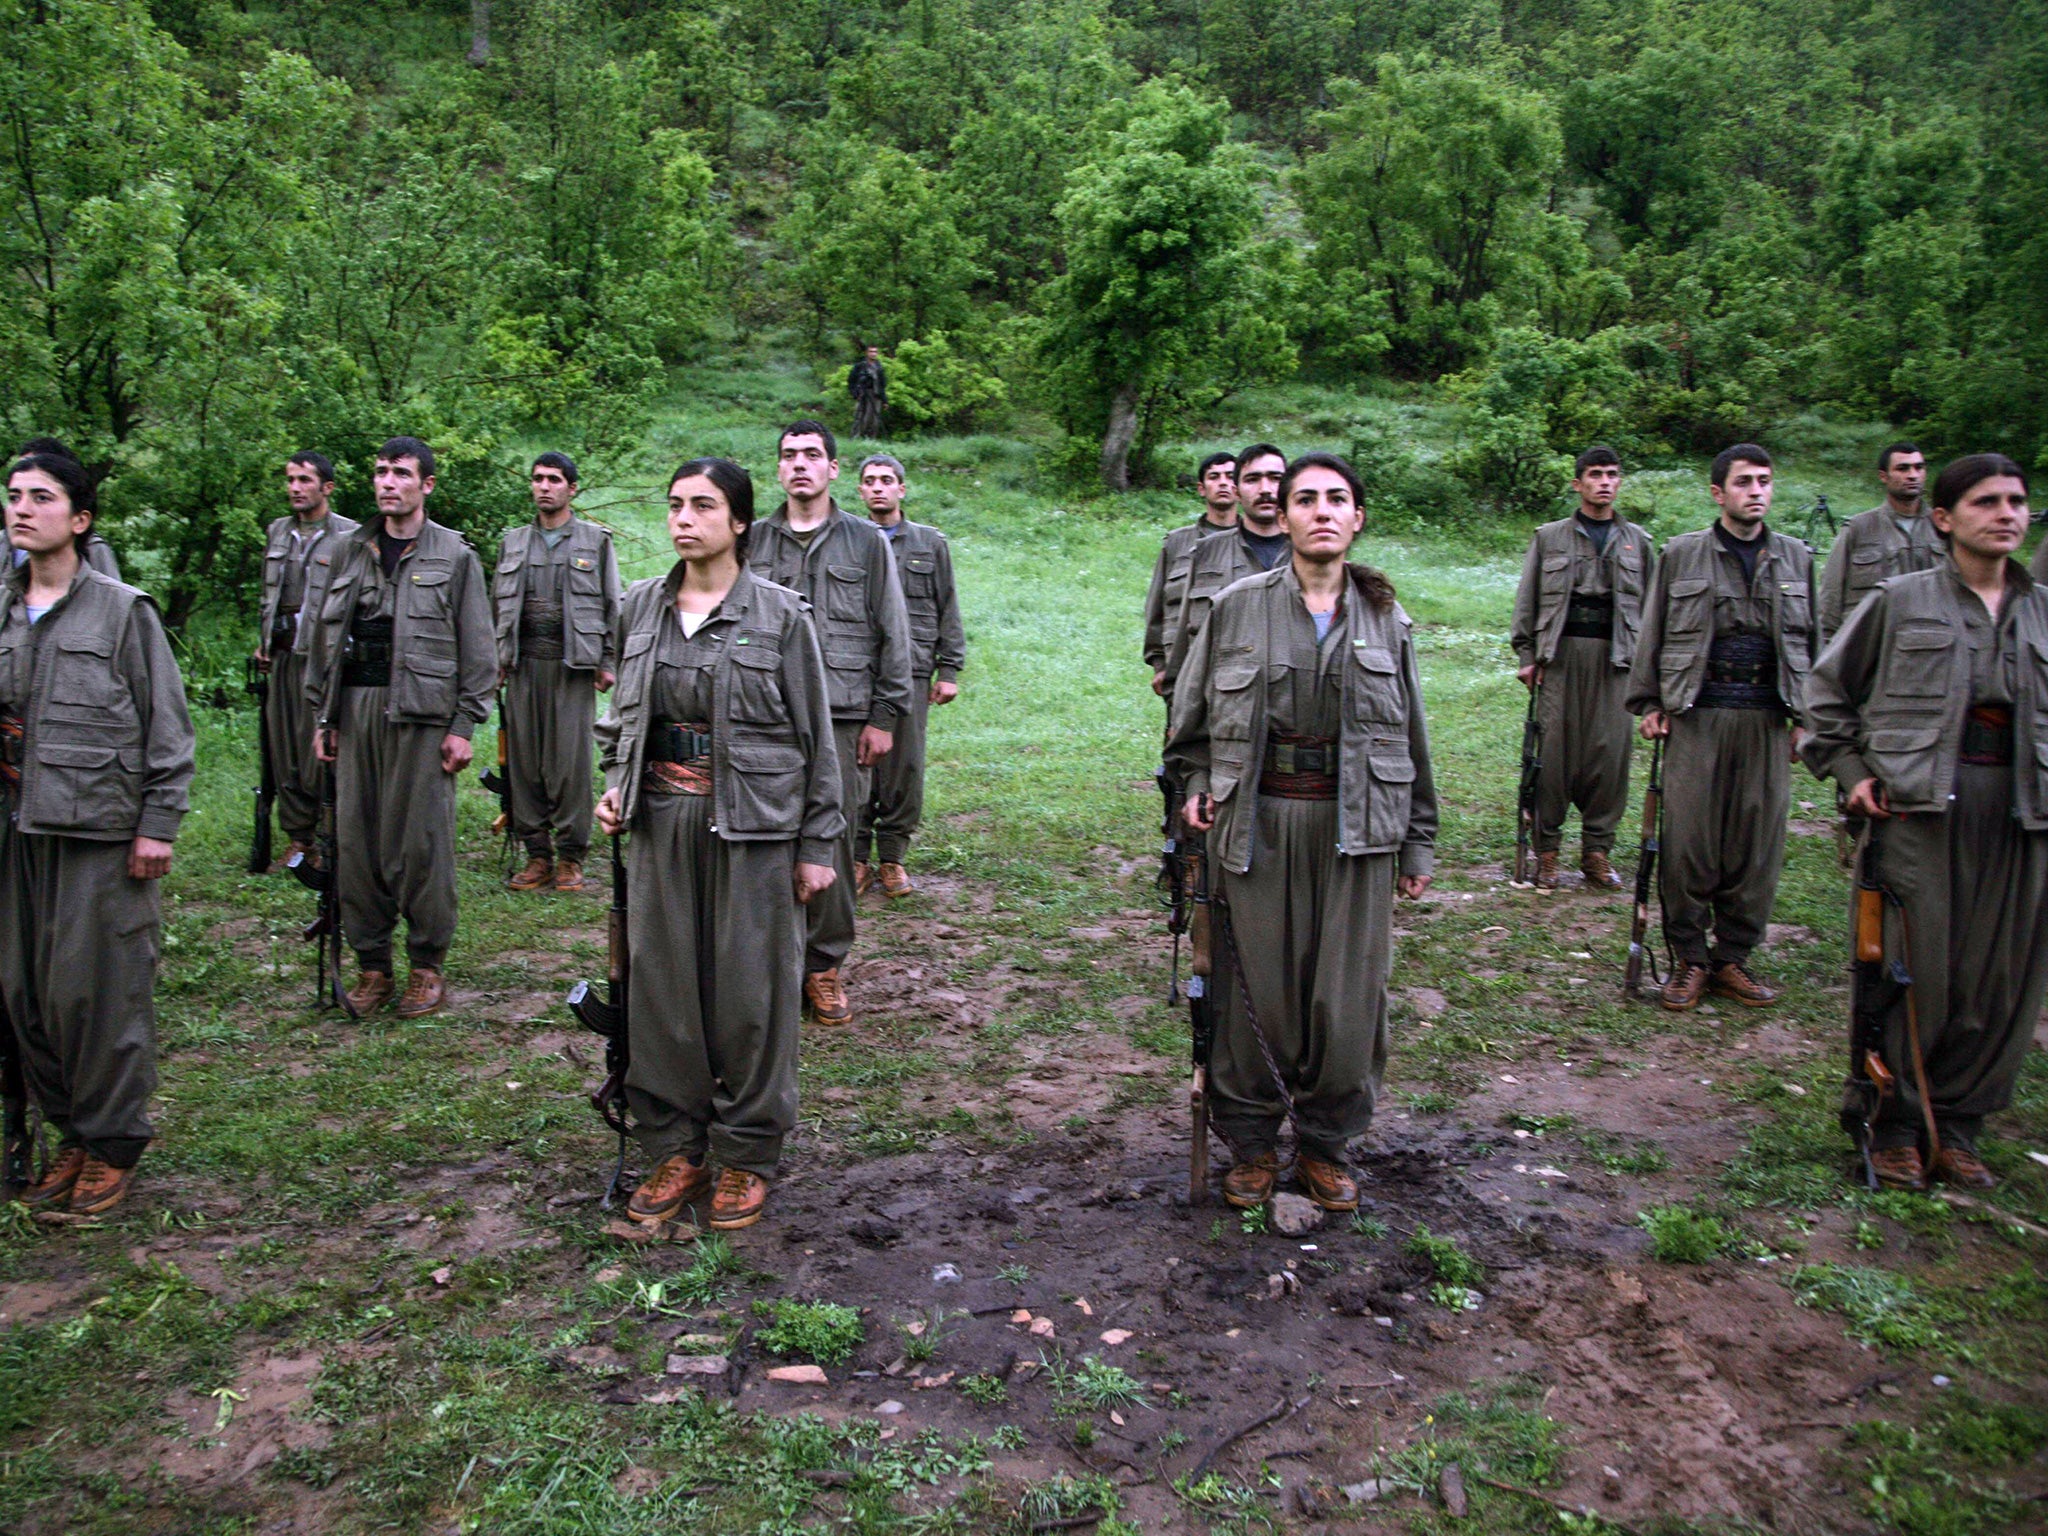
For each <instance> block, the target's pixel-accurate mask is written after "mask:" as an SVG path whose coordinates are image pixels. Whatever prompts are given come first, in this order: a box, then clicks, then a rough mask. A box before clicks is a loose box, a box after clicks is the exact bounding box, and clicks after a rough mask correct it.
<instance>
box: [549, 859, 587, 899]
mask: <svg viewBox="0 0 2048 1536" xmlns="http://www.w3.org/2000/svg"><path fill="white" fill-rule="evenodd" d="M555 889H556V890H558V891H580V890H582V889H583V865H582V863H581V862H580V861H579V860H576V859H564V860H562V861H561V863H559V864H557V865H556V866H555Z"/></svg>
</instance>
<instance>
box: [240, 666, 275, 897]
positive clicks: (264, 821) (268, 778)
mask: <svg viewBox="0 0 2048 1536" xmlns="http://www.w3.org/2000/svg"><path fill="white" fill-rule="evenodd" d="M242 686H243V687H244V688H246V689H248V690H249V693H250V694H251V695H252V696H253V697H254V698H255V700H256V752H257V755H258V757H260V758H261V759H262V763H263V769H262V777H261V778H260V779H258V781H257V784H256V827H255V831H254V833H253V834H252V835H251V836H250V838H249V873H250V874H252V875H262V874H268V873H269V872H270V811H271V807H272V806H274V805H276V804H277V765H276V764H275V763H273V762H272V761H271V759H270V722H269V720H268V719H267V718H266V716H267V715H268V713H269V711H270V674H269V673H268V672H265V671H264V670H263V669H262V668H261V667H259V666H258V665H257V664H256V658H255V657H254V656H251V657H250V658H249V660H248V663H247V670H246V672H245V674H244V677H243V681H242Z"/></svg>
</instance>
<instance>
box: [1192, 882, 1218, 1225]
mask: <svg viewBox="0 0 2048 1536" xmlns="http://www.w3.org/2000/svg"><path fill="white" fill-rule="evenodd" d="M1206 857H1207V855H1206V851H1205V850H1202V849H1199V848H1198V849H1197V850H1196V852H1195V854H1194V859H1195V861H1196V862H1195V867H1194V868H1193V869H1192V870H1190V871H1189V878H1190V880H1191V881H1192V882H1193V887H1194V889H1193V892H1192V910H1191V912H1190V914H1189V917H1188V947H1189V958H1188V973H1189V979H1188V1026H1189V1038H1190V1043H1191V1046H1192V1049H1191V1052H1190V1054H1191V1056H1192V1057H1193V1061H1194V1072H1193V1074H1192V1076H1191V1077H1190V1079H1189V1082H1188V1115H1189V1119H1190V1121H1191V1125H1190V1130H1191V1132H1192V1137H1193V1139H1192V1140H1191V1142H1190V1143H1189V1146H1188V1203H1189V1204H1190V1205H1204V1204H1207V1203H1208V1199H1209V1057H1210V1054H1211V1052H1212V1051H1213V1050H1214V1048H1215V1044H1216V1014H1215V1002H1214V1000H1213V999H1212V998H1211V997H1210V996H1209V978H1210V977H1211V976H1212V975H1213V974H1214V972H1215V964H1214V960H1213V957H1212V951H1211V947H1210V941H1211V937H1212V930H1211V928H1210V923H1209V892H1208V882H1207V880H1206V879H1205V878H1203V877H1204V875H1205V873H1206V869H1207V864H1206Z"/></svg>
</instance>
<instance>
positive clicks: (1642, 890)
mask: <svg viewBox="0 0 2048 1536" xmlns="http://www.w3.org/2000/svg"><path fill="white" fill-rule="evenodd" d="M1663 851H1664V743H1663V742H1662V741H1658V742H1656V743H1655V744H1654V745H1653V746H1651V748H1650V787H1649V788H1648V789H1646V790H1644V791H1643V843H1642V848H1641V850H1640V851H1639V852H1638V853H1637V854H1636V909H1635V915H1634V916H1633V917H1632V918H1631V919H1630V921H1629V929H1628V971H1627V973H1626V975H1625V976H1624V977H1623V979H1622V984H1621V990H1622V995H1623V996H1624V997H1629V998H1633V999H1635V1000H1636V1001H1641V1000H1642V998H1643V970H1644V968H1645V967H1646V966H1647V967H1648V969H1649V972H1650V980H1651V981H1652V982H1655V983H1658V984H1660V985H1661V984H1662V982H1663V979H1664V978H1663V977H1661V976H1659V975H1658V974H1657V962H1656V961H1655V960H1653V959H1651V958H1650V942H1649V940H1650V894H1651V892H1653V891H1655V890H1656V888H1657V857H1658V855H1659V854H1661V853H1662V852H1663Z"/></svg>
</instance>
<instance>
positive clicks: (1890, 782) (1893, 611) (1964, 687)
mask: <svg viewBox="0 0 2048 1536" xmlns="http://www.w3.org/2000/svg"><path fill="white" fill-rule="evenodd" d="M1967 590H1968V589H1967V588H1965V587H1964V586H1963V582H1962V577H1961V576H1960V575H1958V574H1957V572H1956V568H1955V563H1954V562H1953V561H1951V560H1948V559H1944V560H1943V561H1942V563H1941V564H1940V565H1939V566H1937V567H1935V568H1934V569H1933V570H1931V571H1917V572H1914V573H1913V574H1912V575H1908V576H1894V577H1892V578H1891V579H1890V580H1888V581H1884V582H1880V583H1879V584H1878V586H1877V589H1876V590H1875V591H1874V592H1873V593H1872V594H1871V597H1870V600H1869V601H1868V602H1866V603H1865V604H1863V606H1862V607H1860V608H1858V609H1856V610H1855V611H1854V612H1852V613H1851V614H1850V615H1849V621H1848V622H1847V623H1846V624H1844V625H1843V626H1842V629H1841V632H1840V633H1839V634H1837V635H1836V636H1835V638H1834V641H1833V643H1832V644H1830V645H1829V646H1828V648H1827V650H1826V651H1825V652H1824V653H1822V655H1821V658H1820V661H1819V662H1818V663H1817V664H1816V665H1815V667H1814V669H1813V676H1812V677H1811V678H1809V679H1808V680H1807V685H1806V728H1807V730H1809V731H1810V732H1812V735H1811V736H1810V737H1809V738H1808V739H1807V742H1806V745H1805V747H1804V748H1803V749H1802V753H1801V755H1802V756H1803V757H1804V758H1805V760H1806V764H1807V766H1808V767H1809V768H1811V769H1812V770H1813V771H1814V773H1816V774H1817V775H1819V776H1820V777H1822V778H1831V779H1833V780H1834V781H1835V782H1836V783H1837V784H1839V785H1841V787H1842V788H1843V789H1844V790H1848V789H1853V788H1855V787H1856V786H1857V785H1858V784H1860V783H1862V782H1863V781H1864V780H1865V779H1869V778H1875V779H1876V780H1877V781H1878V783H1880V784H1882V785H1883V786H1884V791H1885V796H1886V799H1887V801H1888V803H1889V805H1890V808H1891V809H1892V811H1893V812H1895V813H1901V814H1911V813H1922V814H1925V813H1934V814H1939V813H1942V812H1945V811H1947V810H1948V807H1949V802H1950V801H1951V800H1952V799H1954V798H1955V797H1954V794H1953V793H1952V786H1953V785H1954V783H1955V777H1956V762H1957V759H1958V758H1959V757H1960V756H1961V753H1962V744H1963V721H1964V717H1965V716H1966V715H1967V714H1968V713H1969V709H1970V691H1971V690H1970V652H1969V648H1968V646H1967V645H1965V644H1964V643H1963V639H1964V629H1963V607H1962V605H1963V603H1964V601H1965V600H1966V593H1967ZM1970 600H1972V601H1974V599H1970ZM2005 601H2006V602H2007V603H2009V604H2011V605H2012V608H2011V612H2010V613H2009V614H2001V615H2000V618H2001V620H2002V621H2003V622H2004V623H2005V624H2009V625H2010V626H2011V631H2012V636H2013V644H2014V647H2015V649H2016V651H2017V654H2018V659H2019V665H2018V667H2017V668H2016V672H2017V676H2016V677H2015V680H2014V681H2015V687H2014V696H2013V706H2012V725H2013V764H2014V772H2013V814H2014V815H2015V816H2016V817H2017V818H2018V819H2019V822H2020V824H2021V825H2022V826H2024V827H2025V828H2027V830H2028V831H2030V832H2039V831H2044V830H2048V587H2044V586H2042V585H2041V584H2039V583H2037V582H2036V581H2035V580H2034V579H2033V578H2032V577H2031V576H2030V575H2028V573H2027V572H2026V571H2025V570H2024V569H2023V568H2022V567H2021V566H2020V563H2019V562H2018V561H2017V560H2014V561H2011V562H2009V563H2008V565H2007V567H2006V597H2005Z"/></svg>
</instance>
